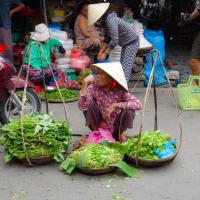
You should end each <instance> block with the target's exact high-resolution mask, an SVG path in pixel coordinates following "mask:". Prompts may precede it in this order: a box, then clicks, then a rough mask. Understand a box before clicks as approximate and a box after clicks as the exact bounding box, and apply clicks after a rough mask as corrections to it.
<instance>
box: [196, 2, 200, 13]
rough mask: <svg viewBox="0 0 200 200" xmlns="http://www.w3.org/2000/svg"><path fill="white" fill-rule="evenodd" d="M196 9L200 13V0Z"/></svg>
mask: <svg viewBox="0 0 200 200" xmlns="http://www.w3.org/2000/svg"><path fill="white" fill-rule="evenodd" d="M196 9H197V10H198V11H199V12H200V0H197V1H196Z"/></svg>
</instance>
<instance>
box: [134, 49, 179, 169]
mask: <svg viewBox="0 0 200 200" xmlns="http://www.w3.org/2000/svg"><path fill="white" fill-rule="evenodd" d="M154 52H155V53H156V57H158V59H159V60H160V62H161V65H162V68H163V70H164V73H165V76H166V78H167V81H168V84H169V86H170V90H171V92H172V96H173V98H174V102H175V105H176V110H177V113H178V114H177V117H178V120H179V129H180V138H179V139H180V143H179V145H178V147H177V153H176V156H177V155H178V153H179V151H180V147H181V145H182V136H183V129H182V122H181V117H180V115H181V113H180V110H179V107H178V103H177V99H176V96H175V93H174V89H173V88H172V85H171V83H170V80H169V78H168V76H167V72H166V69H165V67H164V63H163V62H162V59H161V57H160V52H159V51H158V50H153V51H152V52H151V54H153V53H154ZM155 60H156V59H155V58H154V62H153V65H152V70H151V74H150V78H149V83H148V86H147V90H146V94H145V100H144V108H143V112H142V119H141V125H140V132H139V135H138V143H137V153H136V166H139V150H140V143H141V134H142V129H143V124H144V116H145V110H146V104H147V101H148V98H149V94H150V90H151V86H152V82H153V78H154V71H155Z"/></svg>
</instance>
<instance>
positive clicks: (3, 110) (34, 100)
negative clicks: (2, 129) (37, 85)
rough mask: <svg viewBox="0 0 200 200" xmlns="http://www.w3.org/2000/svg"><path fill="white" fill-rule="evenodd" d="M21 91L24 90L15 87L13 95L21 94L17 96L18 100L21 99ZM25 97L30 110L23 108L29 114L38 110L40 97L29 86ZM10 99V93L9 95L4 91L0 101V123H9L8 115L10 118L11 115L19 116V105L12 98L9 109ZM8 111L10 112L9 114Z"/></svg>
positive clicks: (39, 108)
mask: <svg viewBox="0 0 200 200" xmlns="http://www.w3.org/2000/svg"><path fill="white" fill-rule="evenodd" d="M23 91H24V88H19V89H16V91H15V95H17V96H18V95H19V94H20V95H21V98H19V97H18V98H19V100H21V99H22V94H23ZM26 97H27V99H28V101H29V107H30V110H25V111H26V112H27V114H30V113H31V112H40V110H41V102H40V98H39V97H38V95H37V93H36V92H35V91H34V90H33V89H31V88H27V92H26ZM10 100H11V95H10V93H8V92H6V94H5V95H4V98H3V100H2V101H1V103H0V123H1V124H7V123H9V122H10V119H9V117H10V118H11V117H12V115H14V117H15V118H16V117H19V116H20V115H19V113H20V106H18V105H17V103H16V102H14V100H13V103H12V106H11V110H10V106H9V104H10ZM27 107H28V106H27ZM9 110H10V111H9ZM9 112H10V114H9ZM25 114H26V113H25Z"/></svg>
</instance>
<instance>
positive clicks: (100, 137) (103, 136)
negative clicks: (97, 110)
mask: <svg viewBox="0 0 200 200" xmlns="http://www.w3.org/2000/svg"><path fill="white" fill-rule="evenodd" d="M105 140H106V141H108V142H115V139H114V138H113V136H112V133H111V132H110V131H109V130H107V129H103V128H99V130H98V131H92V132H91V133H90V134H89V136H88V138H87V143H95V144H99V143H101V142H103V141H105Z"/></svg>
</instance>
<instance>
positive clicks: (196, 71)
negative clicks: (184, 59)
mask: <svg viewBox="0 0 200 200" xmlns="http://www.w3.org/2000/svg"><path fill="white" fill-rule="evenodd" d="M189 65H190V68H191V70H192V74H193V75H195V76H200V59H194V58H190V59H189Z"/></svg>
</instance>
